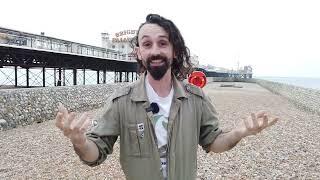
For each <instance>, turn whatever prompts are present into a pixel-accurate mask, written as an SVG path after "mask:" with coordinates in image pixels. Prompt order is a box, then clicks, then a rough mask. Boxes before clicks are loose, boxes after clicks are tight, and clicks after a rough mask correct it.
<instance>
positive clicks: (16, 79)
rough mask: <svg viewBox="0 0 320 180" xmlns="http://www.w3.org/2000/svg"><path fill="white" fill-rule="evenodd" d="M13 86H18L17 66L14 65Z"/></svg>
mask: <svg viewBox="0 0 320 180" xmlns="http://www.w3.org/2000/svg"><path fill="white" fill-rule="evenodd" d="M14 87H18V67H17V66H14Z"/></svg>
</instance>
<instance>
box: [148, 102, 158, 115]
mask: <svg viewBox="0 0 320 180" xmlns="http://www.w3.org/2000/svg"><path fill="white" fill-rule="evenodd" d="M146 111H147V112H150V111H152V113H153V114H156V113H158V112H159V105H158V104H157V103H155V102H153V103H151V104H150V107H148V108H146Z"/></svg>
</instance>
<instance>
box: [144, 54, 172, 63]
mask: <svg viewBox="0 0 320 180" xmlns="http://www.w3.org/2000/svg"><path fill="white" fill-rule="evenodd" d="M157 59H161V60H164V61H167V60H168V58H167V57H166V56H162V55H161V54H158V55H152V56H150V57H148V58H147V62H150V61H152V60H157Z"/></svg>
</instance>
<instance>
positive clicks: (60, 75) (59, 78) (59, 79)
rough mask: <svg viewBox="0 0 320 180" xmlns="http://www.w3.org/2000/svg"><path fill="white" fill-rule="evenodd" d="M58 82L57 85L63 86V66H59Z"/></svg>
mask: <svg viewBox="0 0 320 180" xmlns="http://www.w3.org/2000/svg"><path fill="white" fill-rule="evenodd" d="M58 76H59V77H58V82H57V86H61V82H62V80H61V79H62V74H61V67H59V69H58Z"/></svg>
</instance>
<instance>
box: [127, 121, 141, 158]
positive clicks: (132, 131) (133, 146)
mask: <svg viewBox="0 0 320 180" xmlns="http://www.w3.org/2000/svg"><path fill="white" fill-rule="evenodd" d="M128 134H129V139H128V140H129V141H128V142H127V152H128V155H129V156H140V145H139V137H138V133H137V126H136V124H129V125H128Z"/></svg>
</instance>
